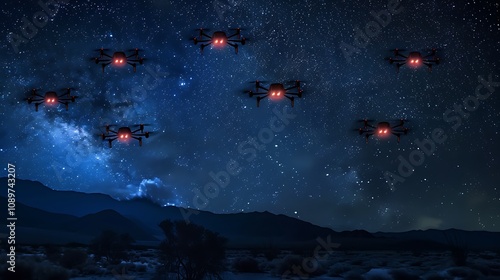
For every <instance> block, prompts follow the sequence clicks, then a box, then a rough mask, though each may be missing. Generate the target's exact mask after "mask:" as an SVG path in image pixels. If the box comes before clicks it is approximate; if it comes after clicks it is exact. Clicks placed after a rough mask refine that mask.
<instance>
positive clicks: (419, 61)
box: [387, 49, 441, 72]
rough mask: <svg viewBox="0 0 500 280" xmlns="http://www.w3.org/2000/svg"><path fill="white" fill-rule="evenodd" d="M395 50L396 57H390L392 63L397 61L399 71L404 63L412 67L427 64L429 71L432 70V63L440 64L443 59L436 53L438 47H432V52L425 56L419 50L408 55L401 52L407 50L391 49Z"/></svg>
mask: <svg viewBox="0 0 500 280" xmlns="http://www.w3.org/2000/svg"><path fill="white" fill-rule="evenodd" d="M391 51H393V52H394V58H392V57H389V58H387V60H389V63H390V64H393V63H396V69H397V72H399V68H400V67H401V66H403V65H405V64H406V65H408V66H409V67H412V68H419V67H420V66H422V65H426V66H427V67H428V69H429V72H431V71H432V65H438V64H439V62H440V61H441V60H440V58H439V57H438V56H437V55H436V53H437V49H430V54H428V55H426V56H423V55H422V53H420V52H418V51H412V52H410V53H409V54H408V55H403V54H401V53H400V52H404V51H405V50H400V49H394V50H391Z"/></svg>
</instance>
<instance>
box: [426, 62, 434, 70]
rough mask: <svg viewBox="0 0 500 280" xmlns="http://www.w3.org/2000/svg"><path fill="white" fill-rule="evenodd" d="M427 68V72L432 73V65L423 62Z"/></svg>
mask: <svg viewBox="0 0 500 280" xmlns="http://www.w3.org/2000/svg"><path fill="white" fill-rule="evenodd" d="M424 64H425V65H427V67H429V72H432V63H428V62H424Z"/></svg>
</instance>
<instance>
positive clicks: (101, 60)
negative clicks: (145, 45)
mask: <svg viewBox="0 0 500 280" xmlns="http://www.w3.org/2000/svg"><path fill="white" fill-rule="evenodd" d="M95 51H98V52H99V57H94V58H92V59H91V60H93V61H94V62H95V63H96V64H101V67H102V72H103V73H104V68H105V67H106V66H108V65H109V64H113V65H114V66H118V67H121V66H124V65H127V64H128V65H130V66H132V67H133V68H134V72H136V67H137V63H139V64H140V65H142V64H143V63H144V57H140V56H139V51H141V50H140V49H137V48H135V49H131V50H128V51H127V52H129V53H130V54H129V55H127V54H126V53H125V52H124V51H117V52H114V53H113V55H109V54H107V53H106V52H107V51H109V49H103V48H100V49H97V50H95Z"/></svg>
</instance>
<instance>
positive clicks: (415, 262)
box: [411, 261, 423, 266]
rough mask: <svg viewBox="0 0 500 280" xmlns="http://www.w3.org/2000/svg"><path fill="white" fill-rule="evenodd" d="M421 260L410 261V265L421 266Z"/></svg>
mask: <svg viewBox="0 0 500 280" xmlns="http://www.w3.org/2000/svg"><path fill="white" fill-rule="evenodd" d="M422 263H423V262H422V261H414V262H412V263H411V266H422Z"/></svg>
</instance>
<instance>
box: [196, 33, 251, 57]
mask: <svg viewBox="0 0 500 280" xmlns="http://www.w3.org/2000/svg"><path fill="white" fill-rule="evenodd" d="M198 30H199V32H200V34H199V35H198V37H193V42H194V44H195V45H197V44H198V43H201V46H200V51H201V54H203V49H205V47H206V46H209V45H213V46H215V47H222V46H225V45H230V46H232V47H233V48H234V51H235V52H236V53H238V46H239V45H238V43H241V45H244V44H245V43H246V39H245V37H241V29H240V28H234V29H231V30H234V31H235V33H234V34H233V35H231V36H227V35H226V32H223V31H215V32H214V33H212V36H210V35H208V34H207V33H205V29H203V28H200V29H198ZM236 36H237V37H238V39H231V38H233V37H236Z"/></svg>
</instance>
